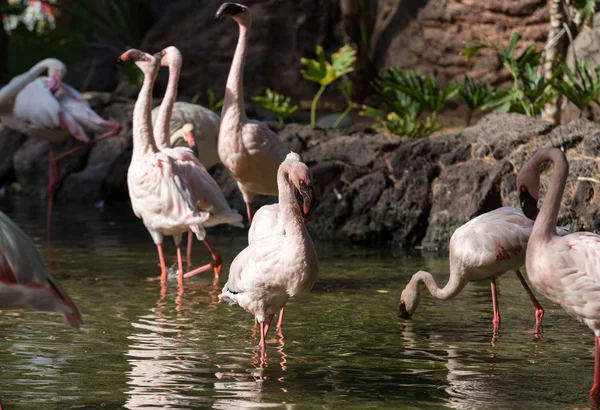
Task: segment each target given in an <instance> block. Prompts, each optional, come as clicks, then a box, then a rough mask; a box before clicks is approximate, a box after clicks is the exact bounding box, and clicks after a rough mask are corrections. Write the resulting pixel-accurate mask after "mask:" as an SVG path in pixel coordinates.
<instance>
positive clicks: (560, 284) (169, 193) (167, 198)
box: [0, 3, 600, 408]
mask: <svg viewBox="0 0 600 410" xmlns="http://www.w3.org/2000/svg"><path fill="white" fill-rule="evenodd" d="M226 16H228V17H231V18H232V19H233V20H235V21H236V22H237V23H238V25H239V40H238V44H237V47H236V50H235V54H234V57H233V62H232V66H231V69H230V72H229V76H228V79H227V88H226V93H225V100H224V105H223V110H222V114H221V118H220V127H219V123H218V121H219V119H218V116H217V119H216V121H217V125H216V128H215V120H214V118H213V117H211V115H213V114H211V113H210V111H208V110H206V109H204V108H202V107H199V106H195V105H194V106H192V105H191V104H185V103H175V99H176V93H177V83H178V77H179V72H180V69H181V65H182V57H181V54H180V53H179V51H178V50H177V49H176V48H175V47H168V48H166V49H164V50H162V52H160V53H157V54H155V55H152V54H148V53H145V52H143V51H140V50H136V49H131V50H128V51H127V52H125V53H123V54H122V55H121V56H120V57H119V61H122V62H132V63H134V64H135V65H137V67H138V68H139V69H140V70H141V71H142V72H143V74H144V81H143V85H142V88H141V91H140V92H139V96H138V99H137V101H136V103H135V108H134V112H133V143H134V144H133V154H132V159H131V165H130V167H129V171H128V180H127V182H128V186H129V195H130V198H131V205H132V208H133V211H134V213H135V215H136V216H137V217H138V218H140V219H142V221H143V223H144V225H145V226H146V228H147V229H148V232H149V233H150V236H151V237H152V239H153V241H154V243H155V245H156V247H157V251H158V256H159V261H160V267H161V281H162V282H163V283H166V282H167V280H168V275H167V267H166V265H165V260H164V255H163V251H162V242H163V236H165V235H167V236H172V237H173V240H174V242H175V245H176V249H177V267H178V270H177V280H178V284H179V285H180V286H181V285H183V280H184V278H189V277H191V276H193V275H196V274H198V273H200V272H203V271H207V270H211V269H212V270H214V273H215V276H216V277H218V276H219V274H220V271H221V266H222V260H221V258H220V257H219V254H218V253H217V251H216V250H215V249H214V247H213V246H212V245H211V243H210V242H209V240H208V237H207V233H206V230H205V228H208V227H211V226H215V225H217V224H229V225H233V226H239V227H243V225H242V217H241V215H239V214H238V212H237V211H236V210H234V209H231V208H230V207H229V205H228V203H227V201H226V200H225V198H224V196H223V194H222V192H221V190H220V188H219V186H218V185H217V183H216V182H215V181H214V180H213V179H212V177H211V176H210V174H209V173H208V172H207V171H206V168H205V167H209V166H211V165H213V164H214V162H216V161H217V160H218V159H220V161H221V162H222V163H223V164H224V165H225V167H226V168H227V169H228V170H229V172H230V174H231V175H232V177H233V178H235V180H236V181H237V183H238V187H239V189H240V191H241V193H242V195H243V198H244V201H245V202H246V208H247V213H248V219H249V222H250V230H249V233H248V247H246V248H245V249H244V250H242V251H241V252H240V253H239V254H238V256H237V257H236V258H235V259H234V260H233V262H232V264H231V267H230V271H229V276H228V281H227V283H226V284H225V286H224V287H223V290H222V293H221V294H220V295H219V299H220V300H224V301H227V302H229V303H230V304H239V305H240V306H241V307H243V308H244V309H245V310H247V311H248V312H250V313H252V314H253V315H254V317H255V318H256V321H258V323H260V329H261V338H260V344H259V346H260V347H261V348H264V346H265V337H266V335H267V332H268V330H269V326H270V324H271V321H272V319H273V316H274V315H275V314H277V312H280V314H279V321H278V324H277V326H278V327H280V326H281V325H282V319H283V313H284V307H285V304H286V302H287V300H288V299H289V298H290V297H292V296H296V295H298V294H300V293H303V292H308V291H309V290H310V289H311V288H312V286H313V284H314V282H315V280H316V278H317V274H318V259H317V253H316V251H315V248H314V245H313V242H312V240H311V238H310V236H309V234H308V232H307V230H306V225H305V222H306V221H308V220H309V219H310V214H311V210H312V209H313V208H314V205H315V198H314V192H313V187H312V178H311V173H310V171H309V169H308V167H307V166H306V165H305V164H304V163H303V162H302V160H301V158H300V156H299V155H297V154H295V153H293V152H289V150H287V149H286V147H285V146H284V145H283V144H282V142H281V141H280V140H279V139H278V137H277V136H276V135H275V134H274V133H273V132H272V131H271V130H270V129H269V128H268V127H267V125H265V124H263V123H261V122H259V121H253V120H249V119H248V118H247V117H246V114H245V110H244V96H243V68H244V60H245V55H246V48H247V43H248V34H249V30H250V26H251V21H252V20H251V14H250V10H249V8H248V7H246V6H244V5H241V4H235V3H224V4H223V5H222V6H221V7H220V8H219V9H218V11H217V13H216V15H215V19H221V18H223V17H226ZM160 66H167V67H168V69H169V73H170V75H169V83H168V87H167V91H166V93H165V96H164V99H163V101H162V103H161V105H160V107H159V108H158V109H155V110H154V112H153V111H152V91H153V87H154V82H155V79H156V76H157V74H158V71H159V69H160ZM44 72H47V76H41V74H43V73H44ZM65 72H66V68H65V66H64V64H62V63H61V62H60V61H58V60H55V59H47V60H44V61H42V62H40V63H38V64H37V65H35V66H34V67H33V68H31V69H30V70H29V71H28V72H26V73H24V74H22V75H20V76H17V77H15V78H13V79H12V80H11V81H10V82H9V83H8V84H7V85H6V86H5V87H4V88H2V89H0V118H1V120H2V122H3V123H4V124H5V125H6V126H7V127H12V128H15V129H17V130H20V131H22V132H24V133H26V134H28V135H30V136H35V137H39V138H43V139H45V140H48V141H49V143H50V150H49V152H50V161H49V162H50V179H49V186H48V210H49V211H48V229H49V227H50V217H51V206H52V198H53V191H54V184H55V182H56V180H57V178H58V176H59V172H60V170H59V166H58V164H59V161H60V160H61V159H62V158H64V157H66V156H68V155H70V154H71V153H72V152H74V151H76V150H77V149H80V148H81V147H83V146H85V145H80V146H79V147H77V148H75V149H73V150H71V151H69V152H66V153H64V154H62V155H60V156H56V157H55V156H54V154H53V150H52V144H53V143H55V142H59V141H63V140H65V139H66V138H68V137H69V136H71V135H72V136H74V137H75V138H77V139H78V140H80V141H82V142H85V143H86V144H90V143H93V142H97V141H100V140H102V139H104V138H107V137H110V136H112V135H115V134H117V133H118V132H119V129H120V125H119V124H118V123H113V122H108V121H105V120H104V119H102V118H101V117H99V116H98V115H97V114H96V113H94V111H92V109H91V108H90V106H89V105H88V103H87V102H86V100H85V99H84V98H83V96H82V95H81V94H79V93H78V92H77V91H75V90H74V89H72V88H71V87H69V86H67V85H66V84H64V83H62V81H61V80H62V78H63V76H64V75H65ZM186 110H187V111H186ZM193 110H200V113H199V114H198V115H197V116H196V117H194V116H193V115H192V114H190V113H191V112H192V111H193ZM207 111H208V112H207ZM188 114H189V115H188ZM186 115H187V117H186ZM215 116H216V115H215ZM192 117H194V118H196V119H197V118H201V120H198V121H196V122H195V123H194V121H189V122H191V124H189V123H186V124H184V123H185V122H186V118H192ZM153 119H154V123H153ZM210 129H213V130H218V131H217V132H218V135H214V137H212V136H211V135H212V134H211V132H210ZM86 131H88V132H104V134H102V135H101V136H100V137H97V138H95V139H94V140H90V138H89V137H88V136H87V134H86ZM213 134H214V132H213ZM181 141H185V143H186V144H181ZM217 154H218V159H217V160H215V159H214V157H215V156H216V155H217ZM198 158H200V160H199V159H198ZM546 160H550V161H552V163H553V164H554V169H553V172H552V179H551V185H550V188H549V190H548V192H547V194H546V197H545V200H544V202H543V205H542V207H541V210H539V212H538V206H537V201H538V199H539V191H540V167H541V165H542V164H543V163H544V162H545V161H546ZM568 167H569V165H568V162H567V159H566V156H565V154H564V153H563V152H562V151H561V150H559V149H556V148H544V149H541V150H539V151H538V152H536V153H535V154H534V155H533V157H532V158H531V159H530V160H529V161H528V162H527V163H526V164H525V165H524V166H523V168H522V169H521V170H520V172H519V174H518V177H517V187H518V189H519V195H520V203H521V208H522V211H521V210H518V209H515V208H513V207H503V208H500V209H497V210H494V211H491V212H488V213H486V214H484V215H480V216H478V217H476V218H474V219H473V220H471V221H469V222H467V223H466V224H465V225H463V226H462V227H460V228H459V229H457V230H456V231H455V232H454V234H453V235H452V238H451V239H450V246H449V249H450V277H449V280H448V283H447V284H446V285H445V287H444V288H442V289H440V288H438V286H437V285H436V283H435V281H434V279H433V277H432V275H431V274H429V273H427V272H424V271H419V272H417V273H416V274H415V275H414V276H413V277H412V278H411V280H410V282H409V283H408V285H407V286H406V288H405V289H404V291H403V292H402V295H401V297H400V304H399V314H398V315H399V316H400V317H402V318H409V317H410V316H411V315H412V314H414V312H415V310H416V309H417V306H418V304H419V286H420V282H424V283H425V285H426V286H427V288H428V290H429V291H430V293H431V294H432V295H433V296H434V297H436V298H439V299H443V300H446V299H450V298H452V297H454V296H456V295H457V294H458V293H459V292H460V291H461V290H462V289H463V288H464V286H465V285H466V284H467V283H468V282H469V281H472V280H479V279H484V278H490V280H491V291H492V302H493V310H494V319H493V326H494V327H493V331H494V334H496V333H497V332H498V328H499V326H500V313H499V311H498V304H497V298H496V282H495V280H496V277H497V276H499V275H502V274H503V273H505V272H507V271H509V270H513V271H514V272H515V273H516V275H517V277H518V278H519V280H520V281H521V283H522V285H523V287H524V288H525V290H526V292H527V294H528V296H529V297H530V299H531V301H532V302H533V304H534V306H535V310H536V314H535V318H536V325H535V333H536V334H537V335H539V334H541V332H542V319H543V316H544V310H543V308H542V306H541V305H540V304H539V302H538V301H537V299H536V298H535V296H534V294H533V292H532V291H531V290H530V288H529V287H528V285H527V283H526V282H525V280H524V278H523V276H522V275H521V273H520V271H519V268H520V267H521V266H523V265H524V264H525V266H526V268H527V276H528V277H529V280H530V282H531V284H532V285H533V287H534V289H535V290H536V291H537V292H539V293H541V294H542V295H544V296H545V297H547V298H548V299H549V300H551V301H552V302H554V303H556V304H559V305H560V306H562V307H563V309H565V310H566V311H567V312H568V313H569V314H571V315H572V316H574V317H575V318H577V319H578V320H579V321H581V322H584V323H585V324H587V325H588V326H589V327H590V329H592V330H593V331H594V335H595V346H596V348H595V369H594V383H593V386H592V389H591V391H590V395H592V396H597V395H599V394H600V235H597V234H593V233H588V232H576V233H569V232H568V231H567V230H565V229H563V228H557V227H556V223H557V218H558V211H559V207H560V203H561V198H562V195H563V191H564V188H565V183H566V180H567V174H568ZM257 194H265V195H278V197H279V202H278V203H277V204H273V205H267V206H264V207H262V208H260V209H259V210H258V211H257V212H256V213H255V214H254V215H253V214H252V207H251V204H252V199H253V197H254V196H255V195H257ZM0 231H1V232H0V308H24V307H30V308H34V309H38V310H48V311H54V312H58V313H61V314H63V315H64V317H65V318H66V320H67V321H68V322H69V323H70V324H71V326H73V327H75V328H78V327H79V326H80V325H81V324H82V318H81V313H80V312H79V310H78V308H77V306H76V305H75V304H74V303H73V301H72V300H71V299H70V298H69V296H68V295H67V293H66V292H65V291H64V290H63V289H62V288H61V287H60V285H59V284H58V283H57V282H56V281H55V280H54V278H53V277H52V276H51V274H50V273H49V272H48V271H47V269H46V268H45V266H44V262H43V261H42V258H41V256H40V254H39V253H38V251H37V249H36V247H35V245H34V243H33V242H32V241H31V239H30V238H29V237H28V236H27V234H25V233H24V232H23V231H22V230H21V229H20V228H19V227H18V226H17V225H16V224H15V223H14V222H13V221H11V220H10V219H9V218H8V217H7V216H6V215H5V214H4V213H2V212H0ZM186 232H188V235H189V238H190V239H192V237H193V235H195V236H196V238H198V239H199V240H201V241H203V242H204V244H205V245H206V247H207V248H208V249H209V251H210V253H211V255H212V261H211V262H210V263H208V264H206V265H204V266H201V267H199V268H197V269H194V270H191V271H189V272H184V269H183V262H182V254H181V247H180V245H181V242H182V236H183V235H184V234H185V233H186ZM191 244H192V241H191V240H189V241H188V258H189V256H190V252H191ZM0 408H1V404H0Z"/></svg>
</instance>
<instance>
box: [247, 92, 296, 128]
mask: <svg viewBox="0 0 600 410" xmlns="http://www.w3.org/2000/svg"><path fill="white" fill-rule="evenodd" d="M252 100H254V101H256V102H258V103H260V104H261V105H262V106H263V107H264V108H265V109H266V110H269V111H271V112H273V113H275V115H277V118H278V119H279V122H280V123H283V119H284V118H285V117H287V116H288V115H290V114H292V113H293V112H295V111H296V110H297V109H298V106H297V105H292V104H291V98H290V97H285V96H283V95H281V94H279V93H278V92H277V91H273V90H271V89H270V88H267V89H266V90H265V95H264V96H256V97H252Z"/></svg>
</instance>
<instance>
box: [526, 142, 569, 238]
mask: <svg viewBox="0 0 600 410" xmlns="http://www.w3.org/2000/svg"><path fill="white" fill-rule="evenodd" d="M547 159H549V160H550V161H552V163H553V164H554V170H553V171H552V179H551V180H550V188H548V192H547V193H546V197H545V198H544V203H543V204H542V209H541V210H540V213H539V214H538V216H537V218H536V220H535V223H534V224H533V231H532V232H531V236H532V237H533V236H537V237H543V238H546V239H549V238H551V237H553V236H556V223H557V221H558V211H559V210H560V203H561V200H562V196H563V193H564V191H565V185H566V183H567V176H568V175H569V163H568V162H567V159H566V158H565V155H564V154H563V153H562V152H561V151H560V150H558V149H549V150H543V151H539V152H538V153H537V154H536V155H534V156H533V158H531V162H532V167H531V169H532V170H533V171H534V172H535V173H536V176H537V178H540V166H541V165H542V162H544V161H545V160H547Z"/></svg>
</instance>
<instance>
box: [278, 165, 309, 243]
mask: <svg viewBox="0 0 600 410" xmlns="http://www.w3.org/2000/svg"><path fill="white" fill-rule="evenodd" d="M277 187H278V189H279V212H280V223H281V224H282V225H283V228H284V232H285V235H286V238H296V239H300V241H304V240H305V239H306V238H305V237H306V235H308V232H307V231H306V226H305V225H304V220H303V219H302V214H301V212H300V207H299V206H298V203H297V202H296V197H295V196H294V188H293V184H292V183H291V182H290V174H289V169H288V166H287V164H282V165H280V168H279V172H278V173H277Z"/></svg>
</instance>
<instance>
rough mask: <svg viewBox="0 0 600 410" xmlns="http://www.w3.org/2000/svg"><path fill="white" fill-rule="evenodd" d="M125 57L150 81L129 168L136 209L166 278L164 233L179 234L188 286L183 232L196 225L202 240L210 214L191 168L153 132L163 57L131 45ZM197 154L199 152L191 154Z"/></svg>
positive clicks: (140, 104)
mask: <svg viewBox="0 0 600 410" xmlns="http://www.w3.org/2000/svg"><path fill="white" fill-rule="evenodd" d="M120 60H121V61H133V62H135V64H136V65H137V66H138V67H139V68H140V70H142V72H143V73H144V83H143V85H142V89H141V90H140V93H139V96H138V99H137V101H136V103H135V107H134V110H133V154H132V157H131V164H130V165H129V170H128V172H127V185H128V188H129V198H130V199H131V207H132V208H133V212H134V213H135V215H136V216H137V217H138V218H140V219H142V221H143V222H144V225H145V226H146V228H147V229H148V232H150V235H151V236H152V239H153V240H154V243H155V244H156V247H157V250H158V257H159V261H160V268H161V281H162V282H163V283H165V282H166V280H167V268H166V265H165V260H164V255H163V251H162V242H163V236H164V235H168V236H173V240H174V241H175V246H176V247H177V265H178V269H179V275H178V280H179V283H180V284H183V264H182V261H181V247H180V245H181V235H182V234H183V233H184V232H186V231H187V230H188V228H189V229H191V230H192V231H193V232H194V233H195V234H196V236H197V237H198V239H199V240H203V239H204V237H205V236H206V231H205V230H204V227H203V226H202V223H203V222H204V221H206V220H207V219H208V218H209V216H210V214H209V213H208V212H201V211H199V210H198V207H197V200H196V198H195V196H194V192H193V190H192V188H191V187H190V185H191V184H190V181H188V179H187V175H186V170H185V169H183V168H182V167H180V166H179V165H178V164H177V161H176V160H175V159H173V158H171V157H170V156H169V155H167V154H166V153H164V152H161V151H160V150H159V149H158V148H157V147H156V143H155V141H154V135H153V132H152V114H151V111H152V89H153V87H154V81H155V80H156V76H157V74H158V69H159V67H160V61H159V60H158V59H157V58H156V57H154V56H152V55H150V54H147V53H143V52H141V51H139V50H135V49H131V50H128V51H127V52H125V53H123V54H122V55H121V57H120ZM189 155H190V156H191V157H193V155H192V154H191V152H190V153H189Z"/></svg>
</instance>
